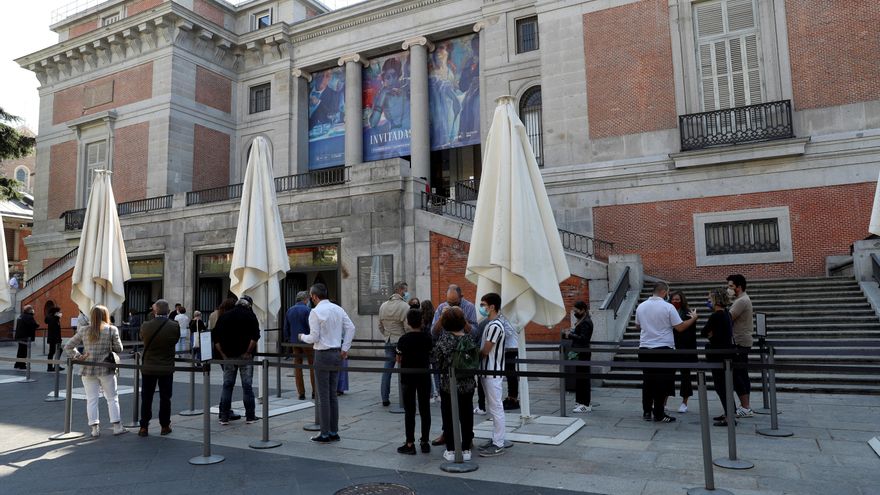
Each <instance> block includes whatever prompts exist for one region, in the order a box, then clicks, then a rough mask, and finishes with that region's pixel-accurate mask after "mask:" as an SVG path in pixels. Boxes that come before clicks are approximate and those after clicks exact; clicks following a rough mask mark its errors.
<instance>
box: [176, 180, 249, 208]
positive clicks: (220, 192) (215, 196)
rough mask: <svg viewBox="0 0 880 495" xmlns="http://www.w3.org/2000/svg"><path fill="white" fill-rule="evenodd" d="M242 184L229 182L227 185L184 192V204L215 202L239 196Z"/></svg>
mask: <svg viewBox="0 0 880 495" xmlns="http://www.w3.org/2000/svg"><path fill="white" fill-rule="evenodd" d="M243 185H244V184H230V185H228V186H220V187H212V188H211V189H202V190H201V191H190V192H188V193H186V206H190V205H203V204H206V203H216V202H218V201H226V200H229V199H238V198H240V197H241V186H243Z"/></svg>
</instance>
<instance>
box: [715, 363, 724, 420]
mask: <svg viewBox="0 0 880 495" xmlns="http://www.w3.org/2000/svg"><path fill="white" fill-rule="evenodd" d="M712 383H713V384H714V385H715V393H716V394H718V398H719V399H721V407H723V408H724V415H725V416H727V393H726V392H725V390H727V381H726V380H725V378H724V370H723V369H720V370H712Z"/></svg>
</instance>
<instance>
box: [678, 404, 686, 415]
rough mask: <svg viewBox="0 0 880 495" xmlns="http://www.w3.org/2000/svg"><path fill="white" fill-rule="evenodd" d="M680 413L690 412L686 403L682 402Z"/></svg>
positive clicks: (679, 408) (679, 407)
mask: <svg viewBox="0 0 880 495" xmlns="http://www.w3.org/2000/svg"><path fill="white" fill-rule="evenodd" d="M678 412H680V413H682V414H684V413H686V412H688V405H687V404H685V403H684V402H682V403H681V405H680V406H678Z"/></svg>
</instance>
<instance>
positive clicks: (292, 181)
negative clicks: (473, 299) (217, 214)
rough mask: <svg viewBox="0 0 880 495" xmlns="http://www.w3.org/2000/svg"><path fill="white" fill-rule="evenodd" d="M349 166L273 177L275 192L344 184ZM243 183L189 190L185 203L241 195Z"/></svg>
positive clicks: (234, 197)
mask: <svg viewBox="0 0 880 495" xmlns="http://www.w3.org/2000/svg"><path fill="white" fill-rule="evenodd" d="M350 175H351V167H334V168H326V169H322V170H312V171H310V172H305V173H302V174H295V175H287V176H284V177H276V178H275V192H284V191H298V190H303V189H311V188H313V187H325V186H334V185H339V184H345V183H346V182H348V181H349V180H350ZM242 186H244V184H231V185H228V186H221V187H214V188H211V189H202V190H200V191H190V192H188V193H186V205H187V206H190V205H203V204H206V203H216V202H218V201H227V200H230V199H238V198H240V197H241V188H242Z"/></svg>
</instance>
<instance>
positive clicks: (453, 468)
mask: <svg viewBox="0 0 880 495" xmlns="http://www.w3.org/2000/svg"><path fill="white" fill-rule="evenodd" d="M479 468H480V467H479V466H477V465H476V464H474V463H473V462H446V463H443V464H441V465H440V469H441V470H442V471H446V472H447V473H471V472H474V471H476V470H477V469H479Z"/></svg>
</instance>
